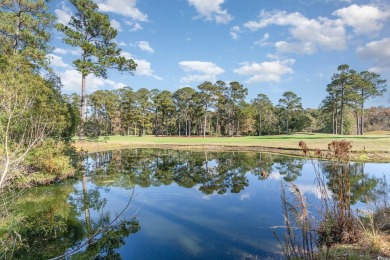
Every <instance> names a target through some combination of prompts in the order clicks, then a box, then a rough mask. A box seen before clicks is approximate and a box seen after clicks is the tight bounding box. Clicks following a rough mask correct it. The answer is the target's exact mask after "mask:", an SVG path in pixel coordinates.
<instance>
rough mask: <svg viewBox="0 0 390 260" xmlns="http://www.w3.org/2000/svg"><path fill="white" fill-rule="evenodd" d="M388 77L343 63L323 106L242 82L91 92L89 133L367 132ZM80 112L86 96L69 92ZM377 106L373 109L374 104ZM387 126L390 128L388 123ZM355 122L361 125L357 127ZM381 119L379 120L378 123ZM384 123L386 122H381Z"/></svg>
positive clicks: (86, 126) (237, 133) (92, 134)
mask: <svg viewBox="0 0 390 260" xmlns="http://www.w3.org/2000/svg"><path fill="white" fill-rule="evenodd" d="M385 91H386V80H384V79H382V78H381V77H380V75H379V74H376V73H374V72H368V71H363V72H360V73H357V72H356V71H354V70H352V69H349V66H348V65H341V66H339V73H335V74H334V76H333V77H332V81H331V83H330V84H329V85H328V86H327V92H328V96H327V97H326V98H325V99H324V100H323V101H322V103H321V105H320V107H319V108H318V109H304V108H303V107H302V101H301V98H300V97H299V96H298V95H297V94H295V93H294V92H291V91H286V92H284V93H283V94H282V96H281V98H280V99H279V102H278V103H277V104H273V103H272V102H271V100H270V99H269V98H268V96H267V95H265V94H262V93H260V94H258V95H257V96H256V98H254V99H252V100H251V101H250V102H247V101H246V97H247V94H248V90H247V88H245V87H244V86H243V85H242V84H240V83H239V82H236V81H233V82H230V83H225V82H224V81H221V80H218V81H216V82H215V83H212V82H209V81H205V82H203V83H201V84H199V85H198V86H197V88H196V89H194V88H191V87H184V88H180V89H178V90H176V91H174V92H171V91H168V90H159V89H152V90H148V89H146V88H141V89H138V90H133V89H132V88H130V87H125V88H122V89H118V90H97V91H95V92H93V93H91V94H90V95H87V98H86V99H87V105H86V107H87V109H86V114H85V118H86V121H85V125H84V126H85V134H86V135H87V136H89V137H96V136H102V135H138V136H143V135H146V134H147V135H156V136H169V135H177V136H188V137H190V136H193V135H197V136H203V137H205V136H241V135H271V134H290V133H293V132H300V131H306V132H325V133H334V134H351V133H356V134H363V133H364V125H366V128H369V127H370V124H371V123H370V122H371V121H372V120H371V117H370V118H367V122H365V121H364V118H365V117H367V116H370V115H371V114H370V113H368V114H367V115H366V116H364V114H365V111H366V110H367V109H365V107H364V104H365V102H366V101H367V100H368V99H369V98H372V97H376V96H380V95H383V93H384V92H385ZM68 98H69V101H70V102H71V103H72V104H73V108H74V111H75V113H77V109H78V104H79V102H80V101H79V100H80V97H78V96H77V95H75V94H74V95H71V96H68ZM371 110H372V109H371ZM381 122H382V123H383V124H384V125H383V126H382V129H386V127H390V125H388V123H385V122H384V119H382V120H381ZM353 124H355V127H353ZM377 124H378V123H377ZM379 124H381V123H379Z"/></svg>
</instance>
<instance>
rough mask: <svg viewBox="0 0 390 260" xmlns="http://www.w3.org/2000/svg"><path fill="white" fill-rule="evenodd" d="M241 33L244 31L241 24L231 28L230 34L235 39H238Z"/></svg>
mask: <svg viewBox="0 0 390 260" xmlns="http://www.w3.org/2000/svg"><path fill="white" fill-rule="evenodd" d="M240 33H242V31H241V28H240V26H238V25H236V26H233V27H232V28H230V36H231V37H232V39H233V40H238V39H239V38H240Z"/></svg>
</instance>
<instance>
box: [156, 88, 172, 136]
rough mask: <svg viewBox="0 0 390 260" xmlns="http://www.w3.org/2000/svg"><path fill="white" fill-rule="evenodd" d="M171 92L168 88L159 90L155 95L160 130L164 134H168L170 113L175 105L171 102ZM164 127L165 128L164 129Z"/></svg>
mask: <svg viewBox="0 0 390 260" xmlns="http://www.w3.org/2000/svg"><path fill="white" fill-rule="evenodd" d="M172 97H173V94H172V92H170V91H168V90H163V91H161V92H160V93H159V94H158V95H157V96H156V97H155V102H156V106H157V108H158V110H159V111H160V112H161V121H160V122H161V125H160V126H161V130H162V131H161V132H162V133H164V130H165V133H166V135H168V134H169V125H170V120H171V119H172V114H173V112H174V111H175V107H174V104H173V98H172ZM164 127H165V129H164Z"/></svg>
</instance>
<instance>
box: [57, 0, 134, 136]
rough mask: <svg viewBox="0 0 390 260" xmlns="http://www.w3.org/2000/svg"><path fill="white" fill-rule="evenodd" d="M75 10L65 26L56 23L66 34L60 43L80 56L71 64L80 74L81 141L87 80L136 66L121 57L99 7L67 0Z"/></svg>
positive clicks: (86, 0)
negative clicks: (73, 48) (90, 75)
mask: <svg viewBox="0 0 390 260" xmlns="http://www.w3.org/2000/svg"><path fill="white" fill-rule="evenodd" d="M70 2H71V3H72V4H73V5H74V7H75V8H76V10H77V13H76V14H75V15H74V16H72V17H71V20H70V22H69V24H68V25H64V24H57V25H56V28H57V29H58V30H59V31H60V32H62V33H64V34H65V38H64V39H63V41H64V42H65V43H67V44H69V45H71V46H75V47H80V48H81V51H82V54H81V57H80V58H79V59H77V60H75V61H74V62H73V64H74V65H75V67H76V69H77V71H79V72H80V73H81V105H80V116H81V118H80V119H81V128H80V134H79V135H80V140H83V135H84V134H83V123H84V120H85V109H86V106H85V105H86V77H87V76H88V75H89V74H95V75H96V76H97V77H103V78H106V77H107V69H110V68H114V69H117V70H119V71H127V72H130V73H131V72H132V71H134V70H135V69H136V66H137V65H136V63H135V62H134V61H133V60H132V59H126V58H125V57H123V56H121V49H119V48H117V45H116V43H115V42H114V39H115V37H116V36H117V30H115V29H114V28H112V27H111V24H110V21H109V19H108V16H107V15H105V14H101V13H99V12H98V6H97V4H96V3H94V2H93V1H91V0H70Z"/></svg>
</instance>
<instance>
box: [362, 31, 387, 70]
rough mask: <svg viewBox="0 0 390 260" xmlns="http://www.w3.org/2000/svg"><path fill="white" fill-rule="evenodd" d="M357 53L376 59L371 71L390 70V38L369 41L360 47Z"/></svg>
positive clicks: (366, 57) (364, 57) (363, 56)
mask: <svg viewBox="0 0 390 260" xmlns="http://www.w3.org/2000/svg"><path fill="white" fill-rule="evenodd" d="M357 53H358V54H359V56H360V57H361V58H363V59H370V60H373V61H374V63H375V67H373V68H371V69H370V70H371V71H374V72H376V73H381V72H384V71H388V72H390V38H384V39H382V40H379V41H372V42H369V43H367V44H366V45H365V46H364V47H360V48H358V49H357Z"/></svg>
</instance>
